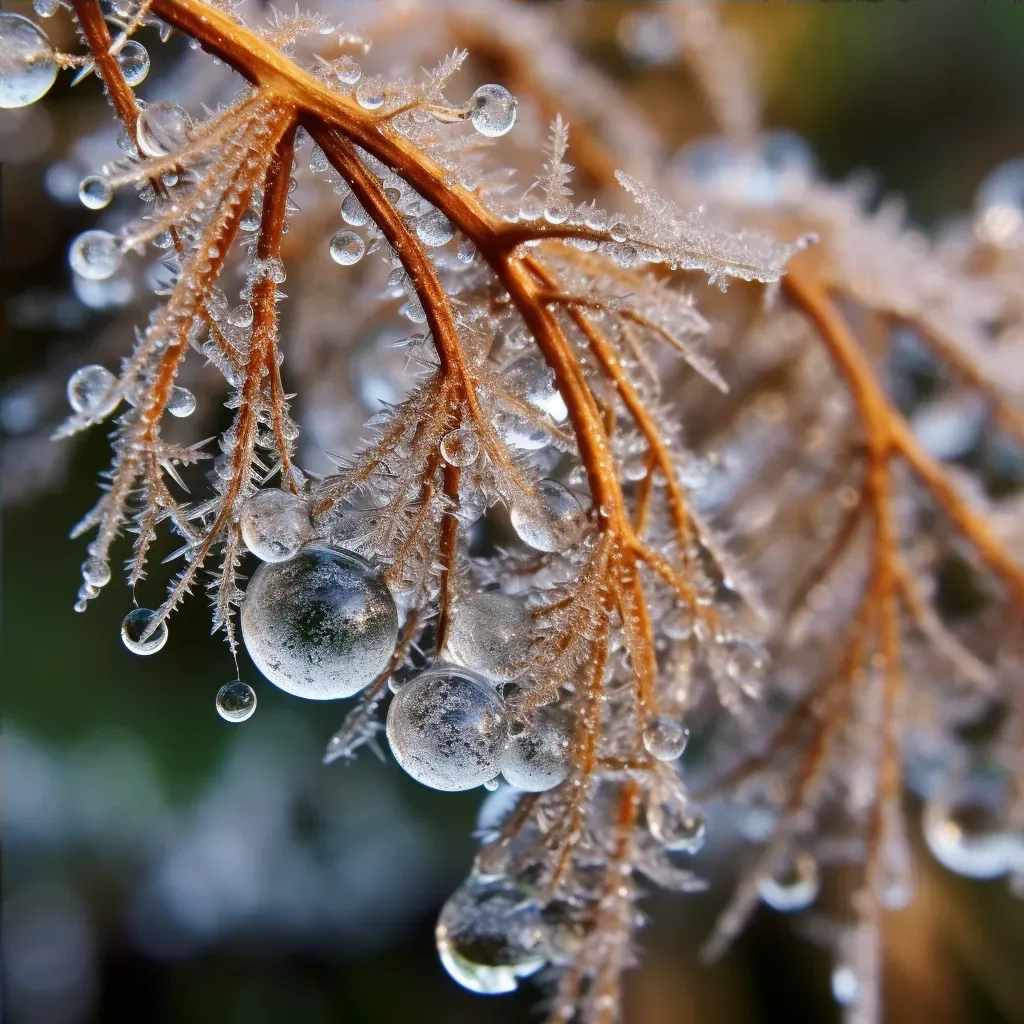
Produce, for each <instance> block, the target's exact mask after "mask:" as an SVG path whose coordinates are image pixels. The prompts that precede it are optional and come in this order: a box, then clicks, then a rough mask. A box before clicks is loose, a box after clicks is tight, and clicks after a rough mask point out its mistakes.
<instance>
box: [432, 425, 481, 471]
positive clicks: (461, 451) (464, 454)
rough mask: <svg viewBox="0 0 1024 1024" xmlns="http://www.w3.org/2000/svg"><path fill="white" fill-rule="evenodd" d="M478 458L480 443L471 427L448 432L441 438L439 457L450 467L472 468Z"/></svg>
mask: <svg viewBox="0 0 1024 1024" xmlns="http://www.w3.org/2000/svg"><path fill="white" fill-rule="evenodd" d="M479 456H480V441H479V440H478V439H477V436H476V431H475V430H473V428H472V427H459V428H458V429H457V430H449V431H448V433H447V434H445V435H444V437H442V438H441V457H442V458H443V459H444V461H445V462H447V463H448V464H449V465H451V466H472V465H473V463H474V462H476V460H477V459H478V458H479Z"/></svg>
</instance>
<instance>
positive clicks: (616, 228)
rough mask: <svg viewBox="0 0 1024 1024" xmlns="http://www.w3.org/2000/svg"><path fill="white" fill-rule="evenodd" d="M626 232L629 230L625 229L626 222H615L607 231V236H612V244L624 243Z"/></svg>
mask: <svg viewBox="0 0 1024 1024" xmlns="http://www.w3.org/2000/svg"><path fill="white" fill-rule="evenodd" d="M628 230H629V229H628V228H627V227H626V222H625V221H624V220H617V221H615V222H614V223H613V224H612V226H611V227H610V228H609V229H608V234H610V235H611V236H612V241H613V242H624V241H625V240H626V232H627V231H628Z"/></svg>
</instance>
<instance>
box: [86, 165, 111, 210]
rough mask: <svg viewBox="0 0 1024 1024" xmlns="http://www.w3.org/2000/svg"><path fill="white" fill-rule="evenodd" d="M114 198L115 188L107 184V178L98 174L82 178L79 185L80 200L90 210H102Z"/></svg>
mask: <svg viewBox="0 0 1024 1024" xmlns="http://www.w3.org/2000/svg"><path fill="white" fill-rule="evenodd" d="M113 198H114V190H113V189H112V188H111V187H110V186H109V185H108V184H107V180H106V178H101V177H100V176H99V175H98V174H93V175H90V176H89V177H88V178H83V179H82V184H81V185H79V186H78V200H79V202H80V203H81V204H82V205H83V206H87V207H88V208H89V209H90V210H102V209H103V207H104V206H107V205H108V204H109V203H110V200H111V199H113Z"/></svg>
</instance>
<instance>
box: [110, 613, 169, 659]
mask: <svg viewBox="0 0 1024 1024" xmlns="http://www.w3.org/2000/svg"><path fill="white" fill-rule="evenodd" d="M156 617H157V614H156V612H154V611H150V610H149V609H148V608H133V609H132V610H131V611H130V612H129V613H128V614H127V615H126V616H125V617H124V621H123V622H122V623H121V639H122V640H123V641H124V645H125V647H127V648H128V650H129V651H131V652H132V654H156V652H157V651H159V650H160V649H161V648H162V647H163V646H164V644H165V643H167V635H168V633H167V623H166V622H161V623H160V625H158V626H157V627H156V629H154V630H153V632H152V633H151V634H150V635H149V636H146V634H147V633H148V632H149V629H150V627H151V625H152V624H153V622H154V621H155V620H156ZM143 637H145V639H143Z"/></svg>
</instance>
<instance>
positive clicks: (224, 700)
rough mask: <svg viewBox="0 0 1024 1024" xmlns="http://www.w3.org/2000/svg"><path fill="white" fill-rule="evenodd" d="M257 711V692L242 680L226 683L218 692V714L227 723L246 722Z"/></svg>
mask: <svg viewBox="0 0 1024 1024" xmlns="http://www.w3.org/2000/svg"><path fill="white" fill-rule="evenodd" d="M255 710H256V691H255V690H254V689H253V688H252V687H251V686H250V685H249V684H248V683H243V682H242V680H241V679H235V680H233V681H232V682H230V683H225V684H224V685H223V686H222V687H221V688H220V689H219V690H218V691H217V714H218V715H220V717H221V718H223V719H224V721H225V722H244V721H246V720H247V719H249V718H252V715H253V712H254V711H255Z"/></svg>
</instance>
